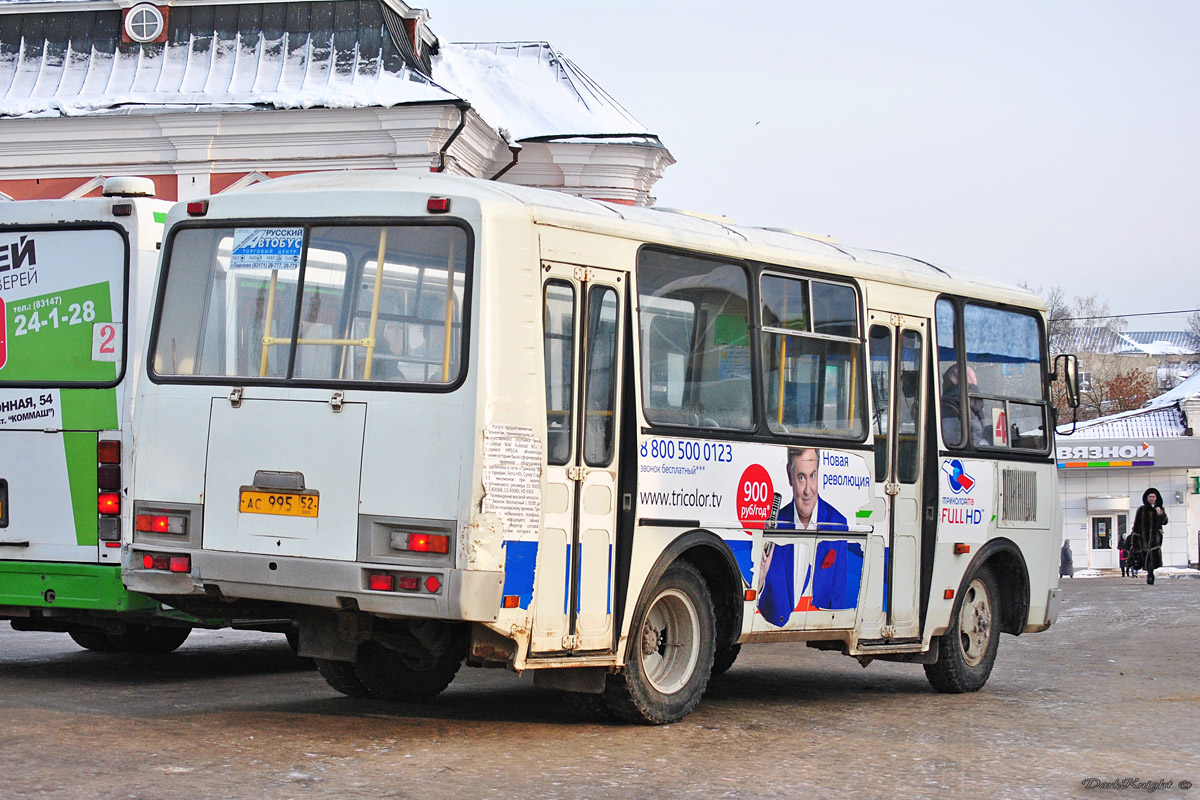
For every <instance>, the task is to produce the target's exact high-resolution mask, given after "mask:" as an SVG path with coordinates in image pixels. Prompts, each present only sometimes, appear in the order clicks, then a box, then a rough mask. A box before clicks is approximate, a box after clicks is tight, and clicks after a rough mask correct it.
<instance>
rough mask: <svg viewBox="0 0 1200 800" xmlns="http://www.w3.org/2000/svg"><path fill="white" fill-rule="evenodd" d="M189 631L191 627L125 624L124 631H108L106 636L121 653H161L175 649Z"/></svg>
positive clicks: (190, 631)
mask: <svg viewBox="0 0 1200 800" xmlns="http://www.w3.org/2000/svg"><path fill="white" fill-rule="evenodd" d="M191 633H192V629H191V628H176V627H172V626H168V625H126V626H125V632H124V633H110V634H108V638H109V640H110V641H111V642H112V643H113V645H114V646H115V647H116V649H117V650H118V651H119V652H122V653H137V654H138V655H163V654H165V653H170V652H173V651H174V650H177V649H178V648H179V646H180V645H181V644H183V643H184V642H185V641H187V638H188V636H190V635H191Z"/></svg>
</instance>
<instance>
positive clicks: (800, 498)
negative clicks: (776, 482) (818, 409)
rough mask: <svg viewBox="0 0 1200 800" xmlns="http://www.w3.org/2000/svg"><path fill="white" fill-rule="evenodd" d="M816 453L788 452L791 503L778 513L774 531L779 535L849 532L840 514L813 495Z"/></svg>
mask: <svg viewBox="0 0 1200 800" xmlns="http://www.w3.org/2000/svg"><path fill="white" fill-rule="evenodd" d="M820 461H821V459H820V453H818V452H817V450H816V448H814V447H805V448H803V449H795V448H792V449H789V450H788V469H787V473H788V483H790V484H791V485H792V502H790V503H788V504H787V505H786V506H784V507H783V508H781V509H779V515H778V517H776V520H775V529H776V530H781V531H794V530H816V529H817V528H818V527H820V529H821V530H823V531H844V530H849V528H848V526H847V525H846V517H845V516H844V515H843V514H842V512H840V511H838V510H837V509H836V508H834V507H833V506H831V505H830V504H829V503H826V502H825V501H824V500H822V499H821V497H820V496H819V495H818V494H817V489H818V484H817V465H818V464H819V463H820Z"/></svg>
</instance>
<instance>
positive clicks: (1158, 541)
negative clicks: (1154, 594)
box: [1133, 487, 1167, 586]
mask: <svg viewBox="0 0 1200 800" xmlns="http://www.w3.org/2000/svg"><path fill="white" fill-rule="evenodd" d="M1166 524H1167V512H1166V511H1164V510H1163V503H1162V494H1161V493H1160V492H1159V491H1158V489H1155V488H1154V487H1150V488H1149V489H1147V490H1146V491H1145V492H1144V493H1143V494H1142V504H1141V505H1140V506H1138V510H1137V514H1135V515H1134V517H1133V537H1134V539H1135V541H1134V545H1135V547H1136V548H1137V549H1138V550H1139V551H1140V553H1141V560H1142V563H1143V566H1145V568H1146V583H1148V584H1150V585H1151V586H1153V585H1154V570H1156V569H1158V568H1159V567H1161V566H1162V541H1163V533H1162V532H1163V526H1164V525H1166Z"/></svg>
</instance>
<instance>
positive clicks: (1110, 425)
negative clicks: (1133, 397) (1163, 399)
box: [1058, 405, 1185, 439]
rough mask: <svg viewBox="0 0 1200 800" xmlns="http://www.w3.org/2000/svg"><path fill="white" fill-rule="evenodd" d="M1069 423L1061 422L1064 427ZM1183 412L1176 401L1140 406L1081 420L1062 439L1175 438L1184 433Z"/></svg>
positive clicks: (1060, 425) (1059, 436)
mask: <svg viewBox="0 0 1200 800" xmlns="http://www.w3.org/2000/svg"><path fill="white" fill-rule="evenodd" d="M1068 424H1069V423H1068V422H1067V421H1065V420H1064V421H1061V422H1059V427H1060V428H1062V427H1064V426H1066V425H1068ZM1184 430H1185V426H1184V424H1183V415H1182V414H1181V413H1180V412H1179V409H1178V408H1176V407H1175V406H1174V405H1171V406H1168V407H1166V408H1153V409H1146V408H1139V409H1135V410H1133V411H1125V412H1122V413H1120V414H1110V415H1108V416H1107V417H1098V418H1097V419H1090V420H1088V421H1087V422H1080V423H1079V424H1078V425H1077V426H1076V427H1075V431H1074V433H1072V434H1071V435H1070V436H1064V435H1063V434H1061V433H1060V434H1059V435H1058V438H1060V439H1071V438H1079V439H1173V438H1175V437H1177V436H1183V435H1184Z"/></svg>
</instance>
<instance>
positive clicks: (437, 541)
mask: <svg viewBox="0 0 1200 800" xmlns="http://www.w3.org/2000/svg"><path fill="white" fill-rule="evenodd" d="M408 549H409V550H412V551H413V552H416V553H448V552H450V537H449V536H442V535H440V534H437V533H410V534H409V535H408Z"/></svg>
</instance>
